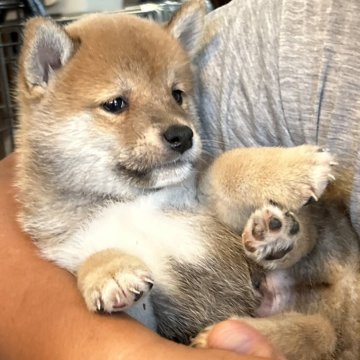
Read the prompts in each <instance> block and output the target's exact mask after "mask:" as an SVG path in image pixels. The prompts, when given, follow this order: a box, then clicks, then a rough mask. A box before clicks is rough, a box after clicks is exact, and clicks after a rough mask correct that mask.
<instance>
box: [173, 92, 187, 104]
mask: <svg viewBox="0 0 360 360" xmlns="http://www.w3.org/2000/svg"><path fill="white" fill-rule="evenodd" d="M183 94H184V92H183V91H181V90H173V91H172V96H173V98H174V99H175V101H176V102H177V103H178V104H179V105H182V103H183Z"/></svg>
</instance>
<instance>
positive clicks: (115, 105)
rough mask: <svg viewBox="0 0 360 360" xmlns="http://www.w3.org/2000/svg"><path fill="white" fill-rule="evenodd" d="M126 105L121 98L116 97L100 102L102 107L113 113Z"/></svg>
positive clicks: (121, 109) (119, 111)
mask: <svg viewBox="0 0 360 360" xmlns="http://www.w3.org/2000/svg"><path fill="white" fill-rule="evenodd" d="M127 107H128V103H127V102H126V101H125V100H124V99H123V98H122V97H117V98H115V99H112V100H110V101H107V102H106V103H104V104H102V108H103V109H104V110H105V111H107V112H110V113H113V114H120V113H121V112H123V111H124V110H125V109H126V108H127Z"/></svg>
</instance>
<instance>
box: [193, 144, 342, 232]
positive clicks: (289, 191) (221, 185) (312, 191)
mask: <svg viewBox="0 0 360 360" xmlns="http://www.w3.org/2000/svg"><path fill="white" fill-rule="evenodd" d="M335 164H336V163H335V162H334V159H333V156H332V155H331V154H330V153H329V152H327V151H324V150H323V149H321V148H319V147H317V146H312V145H302V146H298V147H293V148H252V149H251V148H248V149H234V150H231V151H228V152H226V153H224V154H223V155H221V156H220V157H219V158H217V159H216V160H215V161H214V162H213V163H212V165H211V166H210V167H209V169H208V170H207V171H206V172H205V174H204V176H203V177H202V178H201V180H200V198H201V201H203V202H204V203H205V204H206V205H207V206H208V207H209V208H210V209H214V211H215V212H216V215H217V216H218V217H219V218H220V219H221V220H222V221H223V222H224V223H225V224H227V225H228V226H230V227H231V228H232V229H233V230H235V231H242V229H243V227H244V225H245V223H244V220H246V219H247V218H248V217H249V216H250V214H251V213H252V212H253V211H254V210H255V209H257V208H260V207H262V206H263V205H265V204H267V203H269V201H271V200H272V201H274V202H276V203H279V204H281V205H282V206H284V208H287V209H291V210H297V209H299V208H301V207H302V206H303V205H304V204H306V203H307V202H308V201H309V200H317V199H318V198H319V197H320V196H321V195H322V193H323V192H324V190H325V188H326V187H327V185H328V182H329V181H331V180H333V179H334V176H333V175H332V172H333V166H334V165H335Z"/></svg>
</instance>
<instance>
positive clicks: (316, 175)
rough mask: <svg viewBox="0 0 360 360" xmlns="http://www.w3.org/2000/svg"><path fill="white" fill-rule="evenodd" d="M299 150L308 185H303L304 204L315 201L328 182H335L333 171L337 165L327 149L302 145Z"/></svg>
mask: <svg viewBox="0 0 360 360" xmlns="http://www.w3.org/2000/svg"><path fill="white" fill-rule="evenodd" d="M299 150H300V154H299V155H301V157H302V162H303V166H304V172H305V173H306V172H307V174H306V175H307V178H308V183H306V182H305V183H304V184H305V187H304V198H305V199H304V200H305V203H306V202H308V201H309V200H310V201H311V200H315V201H317V200H318V198H319V197H320V196H321V195H322V193H323V192H324V190H325V189H326V187H327V186H328V184H329V182H331V181H334V180H335V176H334V174H333V171H334V167H335V166H336V165H337V163H336V162H335V160H334V157H333V155H331V153H330V152H329V151H328V150H327V149H324V148H321V147H319V146H312V145H304V146H301V147H300V149H299ZM306 167H307V169H306Z"/></svg>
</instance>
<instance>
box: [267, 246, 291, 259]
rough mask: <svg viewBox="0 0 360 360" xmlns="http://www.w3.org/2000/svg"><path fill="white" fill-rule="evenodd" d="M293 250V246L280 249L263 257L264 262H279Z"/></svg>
mask: <svg viewBox="0 0 360 360" xmlns="http://www.w3.org/2000/svg"><path fill="white" fill-rule="evenodd" d="M292 249H293V246H292V245H291V246H289V247H288V248H286V249H282V250H279V251H274V252H272V253H270V254H269V255H268V256H266V257H265V260H268V261H272V260H279V259H281V258H283V257H284V256H285V255H286V254H287V253H288V252H290V251H291V250H292Z"/></svg>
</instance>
